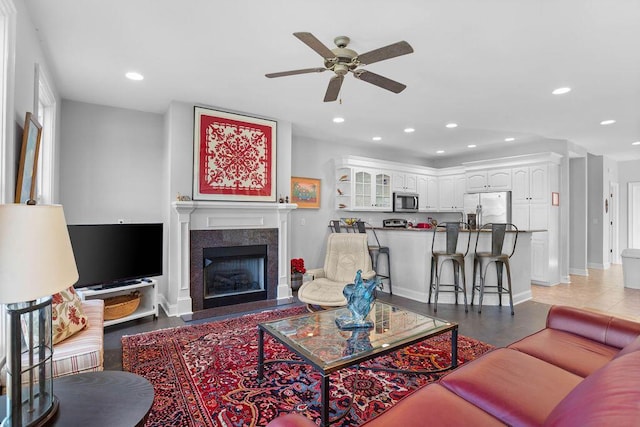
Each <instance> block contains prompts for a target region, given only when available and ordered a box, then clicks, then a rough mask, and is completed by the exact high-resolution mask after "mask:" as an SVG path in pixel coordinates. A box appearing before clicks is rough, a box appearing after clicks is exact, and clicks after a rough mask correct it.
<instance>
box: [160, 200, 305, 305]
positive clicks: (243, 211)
mask: <svg viewBox="0 0 640 427" xmlns="http://www.w3.org/2000/svg"><path fill="white" fill-rule="evenodd" d="M171 205H172V207H173V208H174V210H175V211H176V213H177V217H178V222H177V224H175V223H174V224H175V225H174V226H173V227H172V229H171V238H170V242H171V243H170V248H169V251H170V254H171V255H170V257H171V258H172V262H171V265H172V266H173V268H175V271H176V272H177V274H175V275H174V274H172V275H171V277H172V279H173V280H171V281H170V284H169V286H170V287H172V288H173V289H172V290H170V291H169V292H170V294H172V293H173V294H177V295H178V304H177V306H176V307H177V312H174V313H172V314H174V315H184V314H189V313H192V312H195V311H198V310H200V309H201V308H202V302H201V301H199V302H198V301H197V299H198V297H199V296H198V295H192V292H193V291H192V290H191V289H192V287H191V280H192V273H191V269H190V266H191V259H190V258H191V257H190V251H191V231H193V230H252V229H277V230H278V269H277V270H278V272H277V284H276V286H277V291H276V292H275V293H274V294H275V295H276V299H277V300H278V301H282V302H289V301H290V298H291V296H292V294H291V288H290V287H289V259H290V256H289V246H290V238H289V220H290V218H289V217H290V216H289V213H290V212H291V211H292V210H293V209H295V208H296V207H297V205H295V204H285V203H264V202H199V201H186V202H182V201H180V202H172V204H171ZM198 277H201V275H200V276H198ZM200 297H201V293H200Z"/></svg>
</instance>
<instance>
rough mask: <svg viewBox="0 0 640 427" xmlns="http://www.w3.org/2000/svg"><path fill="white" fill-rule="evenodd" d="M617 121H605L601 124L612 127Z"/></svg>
mask: <svg viewBox="0 0 640 427" xmlns="http://www.w3.org/2000/svg"><path fill="white" fill-rule="evenodd" d="M615 122H616V121H615V120H603V121H601V122H600V124H601V125H603V126H606V125H612V124H614V123H615Z"/></svg>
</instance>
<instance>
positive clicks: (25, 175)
mask: <svg viewBox="0 0 640 427" xmlns="http://www.w3.org/2000/svg"><path fill="white" fill-rule="evenodd" d="M41 137H42V126H40V123H38V120H36V118H35V117H34V116H33V114H31V113H30V112H27V115H26V118H25V123H24V131H23V133H22V148H21V151H20V166H19V167H18V180H17V181H16V197H15V203H32V202H33V201H35V198H36V174H37V172H38V154H39V153H40V138H41Z"/></svg>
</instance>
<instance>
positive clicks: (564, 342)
mask: <svg viewBox="0 0 640 427" xmlns="http://www.w3.org/2000/svg"><path fill="white" fill-rule="evenodd" d="M509 348H511V349H515V350H518V351H521V352H523V353H527V354H528V355H531V356H533V357H537V358H538V359H541V360H544V361H545V362H549V363H551V364H553V365H556V366H558V367H560V368H562V369H566V370H567V371H569V372H573V373H574V374H576V375H580V376H581V377H586V376H587V375H590V374H591V373H593V372H595V371H596V370H598V369H600V368H601V367H602V366H603V365H604V364H605V363H607V362H609V361H610V360H611V359H613V358H614V357H615V355H616V354H617V353H618V352H619V351H620V349H619V348H617V347H611V346H608V345H606V344H601V343H600V342H598V341H593V340H590V339H588V338H585V337H582V336H580V335H574V334H571V333H569V332H564V331H558V330H555V329H543V330H541V331H540V332H537V333H535V334H533V335H530V336H528V337H526V338H523V339H521V340H520V341H517V342H515V343H513V344H511V345H510V346H509Z"/></svg>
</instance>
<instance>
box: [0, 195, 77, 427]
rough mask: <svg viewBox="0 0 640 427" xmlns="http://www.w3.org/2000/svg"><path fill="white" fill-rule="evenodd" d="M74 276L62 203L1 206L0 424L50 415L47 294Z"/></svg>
mask: <svg viewBox="0 0 640 427" xmlns="http://www.w3.org/2000/svg"><path fill="white" fill-rule="evenodd" d="M77 280H78V270H77V268H76V263H75V258H74V255H73V249H72V247H71V241H70V239H69V233H68V231H67V224H66V222H65V219H64V211H63V209H62V206H60V205H42V206H29V205H22V204H7V205H0V303H2V304H6V319H7V321H8V328H6V330H7V332H8V336H7V337H6V341H7V346H6V347H7V399H6V402H7V407H6V412H5V413H6V417H5V418H4V420H3V421H2V426H39V425H43V424H44V423H46V422H47V421H48V420H50V419H51V418H52V417H53V416H54V415H55V412H56V411H57V409H58V401H57V399H56V398H55V396H54V395H53V378H52V377H51V369H52V362H53V357H52V356H53V344H52V331H51V296H52V295H53V294H56V293H58V292H60V291H62V290H64V289H66V288H68V287H69V286H71V285H73V284H74V283H76V281H77Z"/></svg>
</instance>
